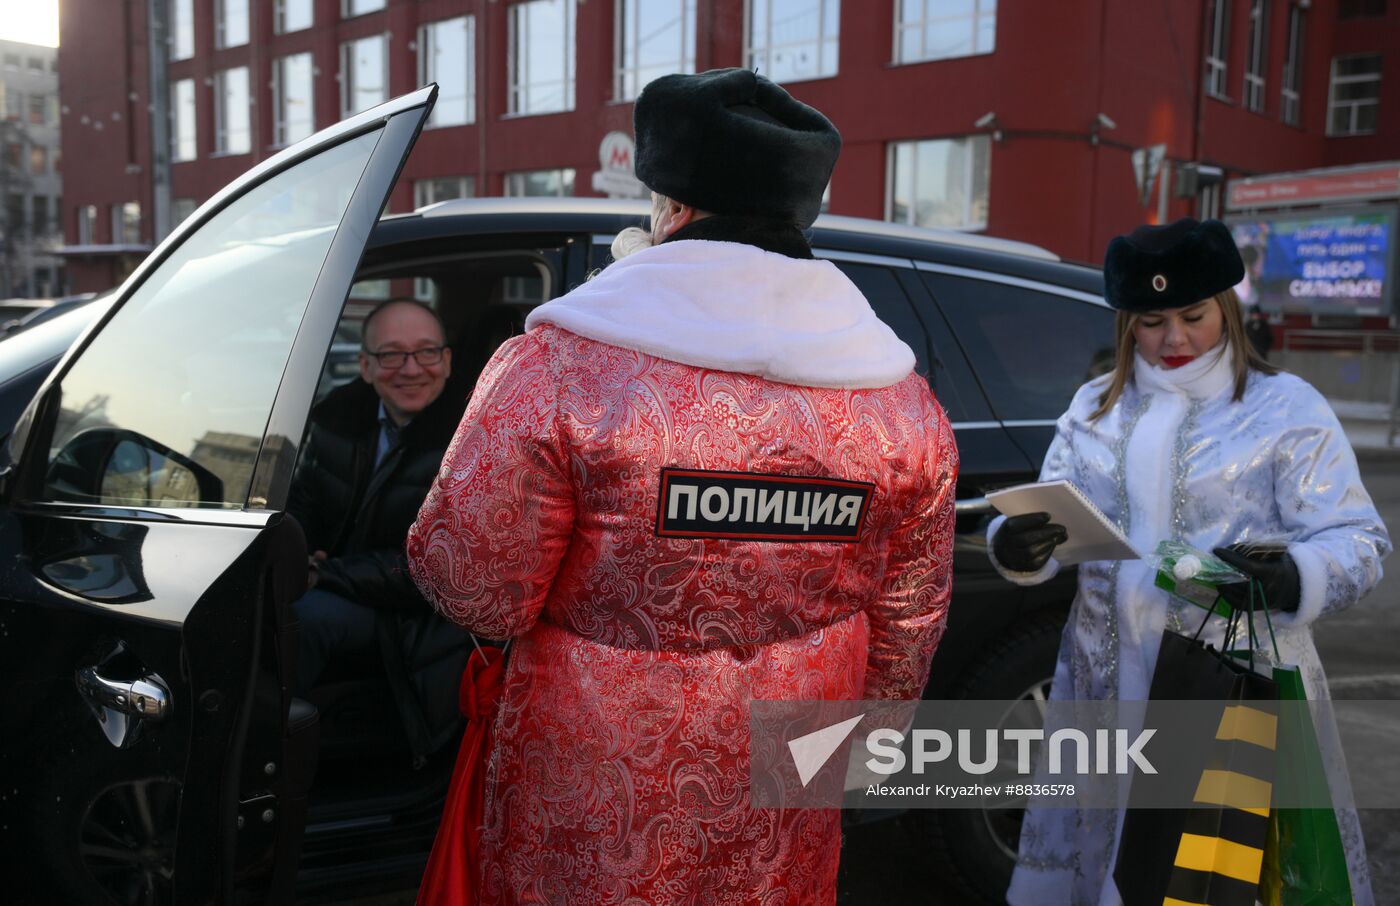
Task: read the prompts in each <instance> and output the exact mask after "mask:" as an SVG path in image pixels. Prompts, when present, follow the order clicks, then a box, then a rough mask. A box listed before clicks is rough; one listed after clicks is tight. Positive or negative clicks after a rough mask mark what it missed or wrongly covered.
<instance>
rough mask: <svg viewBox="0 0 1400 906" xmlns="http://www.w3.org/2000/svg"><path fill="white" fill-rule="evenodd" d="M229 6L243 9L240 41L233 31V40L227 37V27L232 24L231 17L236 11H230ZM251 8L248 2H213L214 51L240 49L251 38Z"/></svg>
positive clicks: (219, 0)
mask: <svg viewBox="0 0 1400 906" xmlns="http://www.w3.org/2000/svg"><path fill="white" fill-rule="evenodd" d="M231 5H239V6H242V9H243V33H242V40H237V39H238V37H239V36H238V34H237V33H236V31H235V34H234V36H233V38H230V37H229V31H230V29H229V25H230V24H232V21H233V19H232V16H234V15H236V11H232V10H231ZM251 18H252V6H251V4H250V2H249V0H214V49H215V50H223V49H224V48H226V47H242V46H244V45H245V44H247V43H248V42H249V40H251V38H252V31H253V29H252V27H251V24H252V23H251Z"/></svg>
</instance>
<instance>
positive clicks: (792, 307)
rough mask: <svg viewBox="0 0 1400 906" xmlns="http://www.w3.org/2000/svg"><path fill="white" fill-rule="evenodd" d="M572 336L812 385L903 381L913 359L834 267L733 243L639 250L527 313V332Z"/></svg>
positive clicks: (682, 244) (669, 244)
mask: <svg viewBox="0 0 1400 906" xmlns="http://www.w3.org/2000/svg"><path fill="white" fill-rule="evenodd" d="M544 323H550V324H555V325H558V326H559V327H562V328H564V329H565V330H568V331H570V332H572V333H576V334H579V335H580V336H584V337H588V338H589V339H592V340H598V341H600V342H603V343H610V344H612V345H614V346H621V347H623V348H626V349H634V350H636V351H638V352H645V353H647V354H649V355H654V356H657V357H659V358H663V359H668V360H670V361H673V362H680V363H682V364H685V365H694V366H696V367H699V368H713V369H716V370H719V371H735V372H740V373H742V374H752V375H756V376H758V377H763V378H767V379H768V380H772V381H778V382H781V383H785V384H798V385H802V386H809V387H839V388H848V389H856V388H877V387H889V386H892V385H894V384H897V383H899V382H900V381H902V380H904V378H906V377H908V376H909V373H910V372H911V371H913V369H914V352H913V350H911V349H910V348H909V346H908V345H907V344H906V343H904V341H903V340H901V339H899V337H897V336H895V333H894V331H893V330H891V329H890V328H889V327H888V326H887V325H886V324H885V323H884V322H882V321H881V320H880V319H879V318H877V317H876V316H875V312H874V311H873V310H872V309H871V307H870V303H869V302H867V301H866V299H865V297H864V296H863V295H861V293H860V290H858V289H856V287H855V284H853V283H851V281H850V280H849V279H847V277H846V275H845V274H843V273H841V271H840V270H839V269H838V268H837V267H836V266H835V265H833V264H832V263H831V262H829V261H816V260H810V261H807V260H799V259H796V258H788V257H786V256H784V255H779V254H775V253H773V252H765V251H763V250H762V249H759V248H756V247H754V246H751V245H743V244H740V243H737V242H708V241H704V240H694V239H690V240H680V241H677V242H667V243H663V244H661V245H657V246H653V247H652V248H646V249H642V250H640V251H637V252H635V253H634V254H631V255H629V256H628V257H626V258H624V259H622V260H621V261H616V262H614V263H613V264H611V265H609V266H608V267H607V268H606V269H604V271H603V272H602V273H601V274H599V275H598V276H596V277H594V278H593V279H592V280H590V281H588V282H587V283H585V284H583V285H582V286H580V287H578V288H577V289H575V290H573V291H572V292H570V293H568V294H567V295H565V296H562V297H560V298H558V299H555V300H554V301H552V302H546V303H545V304H544V305H541V306H540V307H539V308H536V309H535V310H534V311H532V312H531V313H530V316H529V318H527V319H526V321H525V327H526V329H527V330H528V329H530V328H532V327H536V326H538V325H540V324H544Z"/></svg>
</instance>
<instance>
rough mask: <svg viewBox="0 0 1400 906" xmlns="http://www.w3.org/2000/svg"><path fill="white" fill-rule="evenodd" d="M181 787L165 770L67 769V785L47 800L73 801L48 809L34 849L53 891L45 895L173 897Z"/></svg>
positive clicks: (133, 904) (123, 901) (99, 904)
mask: <svg viewBox="0 0 1400 906" xmlns="http://www.w3.org/2000/svg"><path fill="white" fill-rule="evenodd" d="M127 767H128V769H130V768H134V767H135V765H128V766H127ZM75 780H76V782H74V781H75ZM75 787H76V789H75ZM180 791H181V785H180V782H179V781H178V780H177V779H175V778H173V777H169V776H158V775H157V776H150V775H147V776H142V775H141V774H137V773H134V772H132V773H126V774H125V776H123V775H122V774H120V773H118V772H117V771H115V770H114V771H100V772H98V775H90V776H89V777H87V778H82V777H79V778H74V777H72V776H71V775H70V776H69V777H68V783H67V784H66V789H65V790H64V792H63V793H62V794H58V793H55V798H54V800H51V801H55V802H62V803H64V804H66V803H68V802H72V803H73V806H74V807H73V808H72V809H69V808H63V809H62V810H61V811H59V812H57V813H56V814H54V815H53V817H52V820H51V821H50V822H48V823H47V824H46V825H45V826H44V828H43V830H44V839H43V840H41V841H39V844H40V846H39V848H38V849H37V851H36V855H37V856H38V858H39V861H40V862H41V863H42V865H41V866H36V868H38V869H39V870H38V874H39V875H42V877H43V878H44V884H45V892H46V895H47V896H48V897H49V898H51V899H47V900H45V901H44V902H57V903H83V904H92V906H169V904H172V903H174V901H175V892H174V868H175V834H176V828H177V826H178V822H179V807H180ZM21 902H25V900H23V899H21Z"/></svg>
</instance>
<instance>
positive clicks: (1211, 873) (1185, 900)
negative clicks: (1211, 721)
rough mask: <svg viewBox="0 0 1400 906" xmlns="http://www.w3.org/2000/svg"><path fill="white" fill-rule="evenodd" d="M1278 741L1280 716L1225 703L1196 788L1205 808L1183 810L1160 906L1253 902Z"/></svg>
mask: <svg viewBox="0 0 1400 906" xmlns="http://www.w3.org/2000/svg"><path fill="white" fill-rule="evenodd" d="M1277 743H1278V717H1277V715H1275V714H1271V713H1269V712H1268V711H1264V710H1261V709H1259V708H1257V707H1251V706H1250V705H1243V704H1237V705H1230V706H1228V707H1226V708H1225V711H1224V713H1223V714H1222V715H1221V717H1220V726H1219V727H1218V728H1217V729H1216V731H1215V741H1214V743H1213V744H1212V747H1211V751H1210V754H1209V756H1208V757H1207V760H1206V766H1205V769H1204V770H1203V771H1202V772H1201V779H1200V783H1199V784H1198V785H1197V787H1196V794H1195V797H1194V798H1195V801H1196V803H1197V804H1198V805H1199V806H1203V807H1200V808H1194V809H1191V810H1190V811H1189V812H1188V813H1187V815H1186V821H1185V825H1184V826H1183V828H1182V832H1181V838H1180V842H1179V843H1178V844H1177V849H1176V857H1175V859H1174V860H1173V862H1172V870H1171V875H1170V877H1169V879H1168V881H1167V892H1166V896H1165V898H1164V899H1163V900H1162V906H1254V903H1255V901H1256V899H1257V895H1258V888H1259V876H1260V872H1261V871H1262V869H1263V865H1264V843H1265V840H1266V838H1267V835H1268V828H1269V806H1270V801H1271V799H1272V796H1273V777H1274V767H1275V760H1276V755H1275V748H1276V746H1277ZM1210 806H1215V807H1214V808H1211V807H1210Z"/></svg>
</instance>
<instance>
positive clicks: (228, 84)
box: [214, 66, 253, 154]
mask: <svg viewBox="0 0 1400 906" xmlns="http://www.w3.org/2000/svg"><path fill="white" fill-rule="evenodd" d="M250 119H251V117H250V116H249V115H248V67H246V66H239V67H237V68H236V69H225V70H224V71H222V72H216V73H214V152H215V153H216V154H247V153H248V152H249V151H251V150H252V149H253V135H252V129H251V124H250V122H249V121H250Z"/></svg>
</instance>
